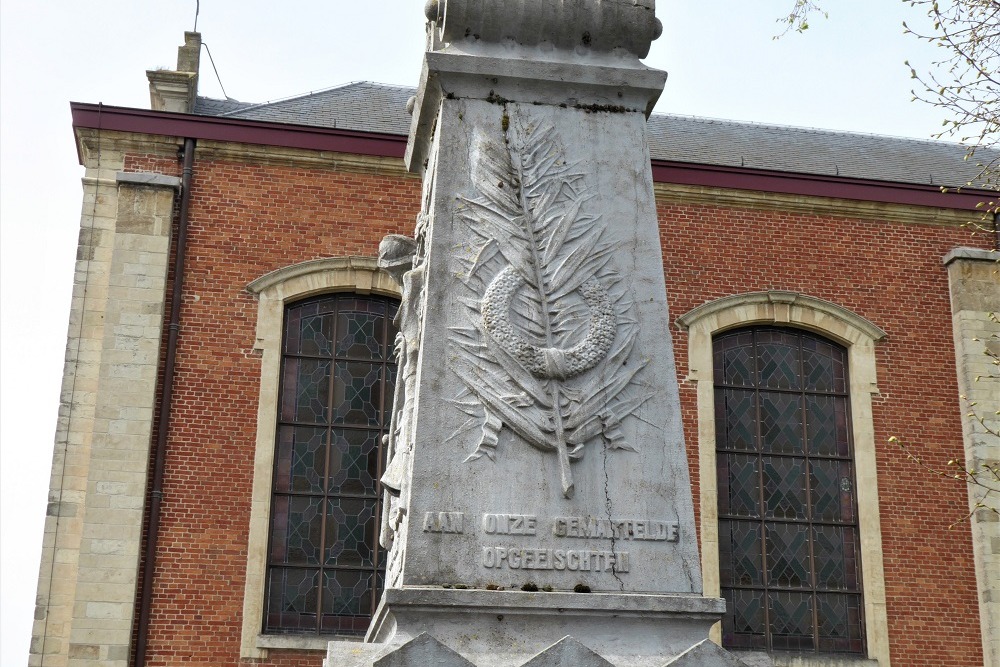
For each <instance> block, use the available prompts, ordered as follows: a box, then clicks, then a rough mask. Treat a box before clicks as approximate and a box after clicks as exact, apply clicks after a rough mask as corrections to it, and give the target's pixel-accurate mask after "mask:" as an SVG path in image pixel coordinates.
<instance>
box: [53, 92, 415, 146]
mask: <svg viewBox="0 0 1000 667" xmlns="http://www.w3.org/2000/svg"><path fill="white" fill-rule="evenodd" d="M70 109H71V111H72V114H73V127H75V128H76V127H85V128H89V129H96V128H97V127H101V128H102V129H105V130H117V131H119V132H139V133H143V134H159V135H163V136H167V137H183V138H188V139H205V140H208V141H232V142H234V143H242V144H258V145H262V146H282V147H284V148H303V149H306V150H314V151H336V152H338V153H354V154H355V155H375V156H382V157H395V158H400V159H402V157H403V153H404V152H406V137H401V136H399V135H395V134H375V133H370V132H354V131H351V130H336V129H327V128H321V127H308V126H303V125H285V124H283V123H265V122H261V121H255V120H242V119H236V118H219V117H217V116H194V115H191V114H183V113H170V112H167V111H147V110H145V109H129V108H126V107H109V106H99V105H96V104H81V103H79V102H71V103H70ZM99 116H100V126H98V117H99Z"/></svg>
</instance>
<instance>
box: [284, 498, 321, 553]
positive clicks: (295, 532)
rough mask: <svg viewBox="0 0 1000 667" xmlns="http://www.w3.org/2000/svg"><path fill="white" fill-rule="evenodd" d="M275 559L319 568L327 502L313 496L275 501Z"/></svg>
mask: <svg viewBox="0 0 1000 667" xmlns="http://www.w3.org/2000/svg"><path fill="white" fill-rule="evenodd" d="M273 513H274V517H273V519H272V527H273V530H272V532H271V560H272V561H273V562H278V563H288V564H290V565H319V562H320V551H321V549H322V542H323V540H322V534H323V500H322V499H321V498H315V497H311V496H278V497H276V498H275V499H274V510H273Z"/></svg>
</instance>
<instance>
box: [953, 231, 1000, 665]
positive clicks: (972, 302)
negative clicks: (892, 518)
mask: <svg viewBox="0 0 1000 667" xmlns="http://www.w3.org/2000/svg"><path fill="white" fill-rule="evenodd" d="M998 259H1000V253H997V252H995V251H993V252H990V251H986V250H979V249H976V248H955V249H954V250H952V251H951V252H949V253H948V254H947V255H946V256H945V258H944V263H945V265H946V266H947V267H948V282H949V287H950V291H951V310H952V330H953V333H954V339H955V356H956V361H957V368H958V386H959V392H960V394H961V396H962V397H963V398H962V405H961V410H962V415H963V417H964V418H963V422H962V430H963V440H964V442H965V468H966V469H967V470H975V471H978V472H980V473H981V474H985V475H987V477H988V472H987V471H988V469H993V470H995V469H996V468H997V466H998V465H1000V438H998V437H997V436H996V433H998V432H1000V415H997V414H995V410H996V406H998V405H1000V381H998V380H997V374H998V372H997V367H996V365H995V363H994V361H995V359H996V355H997V353H998V352H1000V349H998V347H997V344H998V340H1000V321H998V320H997V316H998V315H1000V264H997V261H998ZM970 415H972V416H970ZM980 418H981V419H982V421H980ZM988 493H989V491H988V490H987V489H986V488H983V487H980V486H976V485H969V509H970V511H971V516H970V520H969V523H970V527H971V531H972V548H973V554H974V556H975V562H976V579H977V583H978V589H979V591H980V595H979V612H980V618H981V619H982V635H983V664H984V665H985V666H986V667H1000V549H998V548H997V547H998V546H1000V522H998V521H997V515H996V513H995V512H993V511H990V509H986V508H989V507H995V506H996V502H995V500H993V499H992V498H991V497H989V496H988ZM983 506H985V507H983ZM977 508H980V509H977Z"/></svg>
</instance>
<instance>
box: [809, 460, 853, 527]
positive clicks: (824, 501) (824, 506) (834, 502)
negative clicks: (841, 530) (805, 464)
mask: <svg viewBox="0 0 1000 667" xmlns="http://www.w3.org/2000/svg"><path fill="white" fill-rule="evenodd" d="M809 479H810V485H811V486H812V515H813V521H836V522H842V521H847V522H853V521H854V481H853V479H854V473H853V471H852V470H851V464H850V463H849V462H848V461H824V460H822V459H819V460H813V461H810V463H809Z"/></svg>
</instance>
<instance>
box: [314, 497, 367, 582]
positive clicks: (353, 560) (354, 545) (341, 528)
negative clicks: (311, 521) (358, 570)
mask: <svg viewBox="0 0 1000 667" xmlns="http://www.w3.org/2000/svg"><path fill="white" fill-rule="evenodd" d="M327 511H328V515H327V519H326V544H327V548H326V564H327V565H335V566H338V567H339V566H351V567H363V568H369V569H371V568H374V567H375V559H374V551H375V538H376V531H377V530H378V528H377V519H378V517H376V516H375V501H374V500H364V499H359V498H331V499H330V500H329V501H328V510H327Z"/></svg>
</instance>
